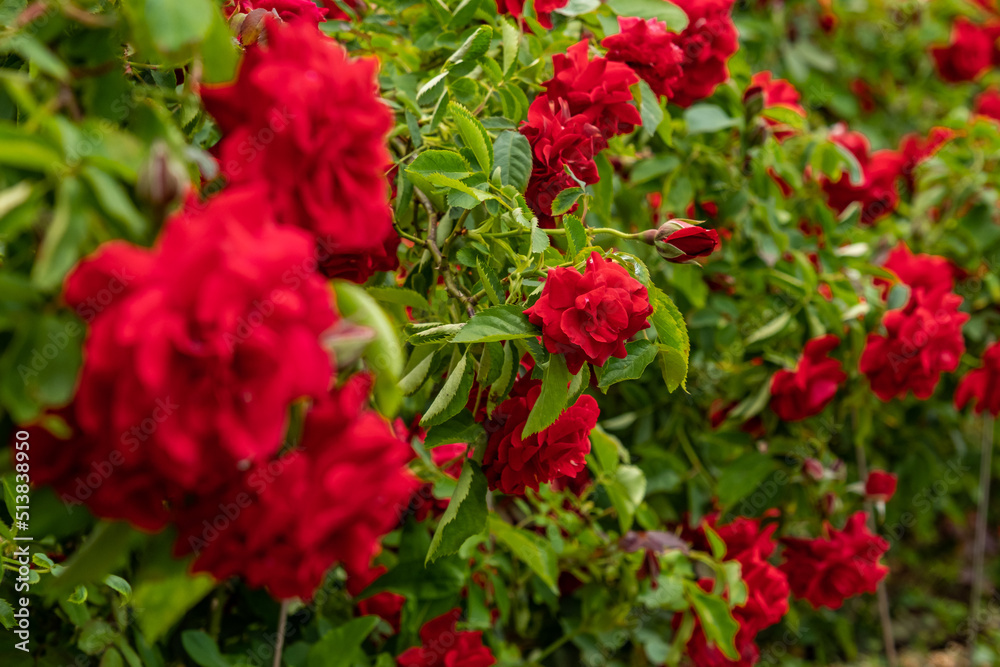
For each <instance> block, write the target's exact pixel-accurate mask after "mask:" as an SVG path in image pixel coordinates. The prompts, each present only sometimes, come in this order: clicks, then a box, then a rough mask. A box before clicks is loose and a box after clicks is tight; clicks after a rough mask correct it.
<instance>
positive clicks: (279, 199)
mask: <svg viewBox="0 0 1000 667" xmlns="http://www.w3.org/2000/svg"><path fill="white" fill-rule="evenodd" d="M377 68H378V62H377V61H376V60H375V59H373V58H371V59H356V60H352V59H351V58H349V57H348V55H347V52H346V51H345V50H344V49H343V47H341V46H340V45H339V44H337V43H336V42H334V41H332V40H331V39H330V38H329V37H327V36H325V35H323V34H321V33H320V32H319V31H317V30H315V29H314V28H313V27H312V26H309V25H305V23H304V22H302V21H298V22H294V23H288V24H281V23H279V22H277V21H275V20H273V19H268V20H267V44H266V45H257V46H253V47H250V48H248V49H247V50H246V53H245V55H244V58H243V62H242V63H241V65H240V68H239V72H238V76H237V78H236V81H235V82H234V83H231V84H227V85H224V86H203V87H202V91H201V93H202V99H203V100H204V103H205V108H206V109H207V110H208V111H209V113H211V114H212V115H213V116H214V117H215V119H216V121H217V122H218V124H219V127H220V128H221V129H222V133H223V138H222V140H221V141H220V142H219V144H218V145H217V146H216V148H215V151H216V154H217V156H218V158H219V162H220V164H221V167H222V173H223V174H224V175H225V177H226V178H227V179H228V181H229V182H231V183H237V184H238V183H247V182H250V183H254V184H255V187H259V188H260V193H261V194H260V196H261V197H263V198H266V199H267V200H268V201H269V202H270V204H271V206H272V208H273V209H274V212H275V215H276V216H277V218H278V220H279V221H280V222H282V223H284V224H287V225H294V226H297V227H302V228H303V229H306V230H308V231H310V232H311V233H312V234H314V235H315V236H316V237H317V239H318V241H319V242H320V243H321V259H322V260H323V264H324V268H325V269H327V271H326V273H327V275H328V276H330V277H340V276H341V273H340V271H339V270H338V259H340V260H342V261H345V262H346V263H347V264H348V265H349V266H348V267H347V268H346V271H347V273H348V274H349V277H351V278H353V279H355V280H359V279H364V278H367V277H368V275H370V274H371V272H372V271H374V270H389V269H392V268H394V267H395V266H396V262H397V260H396V253H395V249H396V245H397V240H396V235H395V231H394V230H393V228H392V214H391V211H390V209H389V204H388V196H387V195H388V185H387V184H386V181H385V168H386V167H387V166H388V165H389V164H390V162H391V159H390V156H389V153H388V151H387V149H386V146H385V142H386V134H387V133H388V132H389V130H390V129H392V125H393V118H392V112H391V111H389V108H388V107H387V106H386V105H385V104H384V103H383V102H382V100H381V99H380V98H379V96H378V84H377V81H376V77H375V73H376V70H377ZM261 186H264V187H261ZM358 255H361V256H364V257H365V258H367V259H368V260H369V261H368V265H367V266H365V267H364V269H363V270H362V271H360V272H359V271H358V261H357V256H358Z"/></svg>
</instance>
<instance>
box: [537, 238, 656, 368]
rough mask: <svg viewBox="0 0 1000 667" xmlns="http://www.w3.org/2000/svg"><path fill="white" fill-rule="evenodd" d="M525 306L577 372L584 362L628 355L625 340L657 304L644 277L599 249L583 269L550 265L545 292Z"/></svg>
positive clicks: (552, 347) (555, 351) (549, 346)
mask: <svg viewBox="0 0 1000 667" xmlns="http://www.w3.org/2000/svg"><path fill="white" fill-rule="evenodd" d="M524 312H525V314H527V315H528V319H529V320H531V322H532V323H533V324H538V325H541V327H542V342H544V343H545V348H546V349H547V350H548V351H549V352H551V353H553V354H563V355H565V356H566V365H567V366H568V367H569V370H570V372H571V373H574V374H575V373H577V372H578V371H579V370H580V368H581V367H582V366H583V364H584V363H591V364H594V365H595V366H603V365H604V363H605V362H606V361H607V360H608V359H609V358H610V357H618V358H619V359H624V358H625V356H626V354H627V353H626V351H625V341H626V340H628V339H629V338H631V337H632V336H634V335H635V334H636V333H638V332H639V331H641V330H642V329H645V328H646V327H647V326H649V324H648V323H647V322H646V318H648V317H649V316H650V314H652V312H653V308H652V306H650V305H649V295H648V293H647V291H646V288H645V287H644V286H643V285H642V283H640V282H639V281H638V280H636V279H635V278H633V277H632V276H630V275H629V273H628V271H626V270H625V269H624V268H623V267H622V266H621V265H619V264H616V263H615V262H613V261H612V260H609V259H604V258H603V257H601V256H600V254H598V253H597V252H594V253H593V254H591V256H590V258H589V259H588V260H587V268H586V272H585V273H584V274H582V275H581V274H580V273H579V272H578V271H577V270H576V269H574V268H572V267H556V268H554V269H551V270H550V271H549V273H548V276H546V279H545V287H544V288H543V289H542V296H541V297H540V298H539V299H538V301H536V302H535V304H534V305H533V306H531V307H530V308H526V309H525V311H524Z"/></svg>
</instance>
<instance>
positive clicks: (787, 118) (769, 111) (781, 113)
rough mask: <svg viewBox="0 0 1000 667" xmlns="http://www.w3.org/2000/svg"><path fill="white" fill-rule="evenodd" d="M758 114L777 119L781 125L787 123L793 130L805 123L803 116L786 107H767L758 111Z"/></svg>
mask: <svg viewBox="0 0 1000 667" xmlns="http://www.w3.org/2000/svg"><path fill="white" fill-rule="evenodd" d="M760 115H761V116H764V117H765V118H770V119H771V120H774V121H777V122H779V123H781V124H782V125H787V126H788V127H790V128H792V129H794V130H801V129H803V128H804V127H805V125H806V119H805V117H803V116H802V115H801V114H799V113H798V112H797V111H794V110H792V109H789V108H788V107H780V106H778V107H767V108H765V109H764V110H763V111H761V112H760Z"/></svg>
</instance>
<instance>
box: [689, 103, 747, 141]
mask: <svg viewBox="0 0 1000 667" xmlns="http://www.w3.org/2000/svg"><path fill="white" fill-rule="evenodd" d="M684 122H685V123H686V124H687V131H688V134H701V133H706V132H718V131H719V130H725V129H727V128H730V127H736V126H737V125H739V124H740V121H739V119H738V118H730V117H729V115H728V114H727V113H726V112H725V111H723V110H722V108H721V107H717V106H715V105H714V104H692V105H691V106H690V107H688V108H687V109H685V110H684Z"/></svg>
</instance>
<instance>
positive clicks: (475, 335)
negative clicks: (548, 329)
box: [451, 304, 540, 343]
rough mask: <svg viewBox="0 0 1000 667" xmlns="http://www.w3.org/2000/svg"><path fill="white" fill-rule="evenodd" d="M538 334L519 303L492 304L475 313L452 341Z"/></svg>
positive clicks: (465, 341) (508, 338) (529, 336)
mask: <svg viewBox="0 0 1000 667" xmlns="http://www.w3.org/2000/svg"><path fill="white" fill-rule="evenodd" d="M538 335H540V332H539V330H538V328H537V327H535V325H533V324H531V323H530V322H529V321H528V316H527V315H525V314H524V309H523V308H522V307H521V306H520V305H516V304H515V305H510V306H494V307H493V308H487V309H486V310H483V311H480V312H478V313H476V315H475V317H473V318H472V319H471V320H469V321H468V322H467V323H466V324H465V326H464V327H463V328H462V330H461V331H459V332H458V335H457V336H455V337H454V338H452V339H451V342H452V343H488V342H492V341H501V340H514V339H518V338H531V337H533V336H538Z"/></svg>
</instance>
